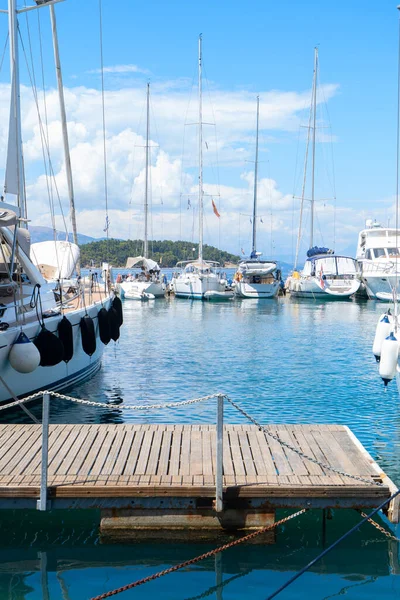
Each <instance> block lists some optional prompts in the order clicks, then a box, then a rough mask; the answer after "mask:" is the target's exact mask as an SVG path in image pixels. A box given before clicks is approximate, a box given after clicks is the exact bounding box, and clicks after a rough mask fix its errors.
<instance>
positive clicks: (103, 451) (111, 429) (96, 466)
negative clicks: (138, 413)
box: [90, 425, 117, 477]
mask: <svg viewBox="0 0 400 600" xmlns="http://www.w3.org/2000/svg"><path fill="white" fill-rule="evenodd" d="M116 435H117V425H114V426H113V425H107V435H106V437H105V439H104V441H103V443H102V445H101V447H100V450H99V452H98V454H97V457H96V460H95V461H94V463H93V466H92V468H91V469H90V476H91V477H93V475H101V474H102V469H103V466H104V463H105V462H106V460H107V456H108V453H109V451H110V448H111V446H112V444H113V442H114V438H115V437H116Z"/></svg>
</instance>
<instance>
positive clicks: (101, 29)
mask: <svg viewBox="0 0 400 600" xmlns="http://www.w3.org/2000/svg"><path fill="white" fill-rule="evenodd" d="M99 33H100V69H101V108H102V118H103V160H104V196H105V203H106V227H105V229H106V231H105V233H106V236H107V258H108V255H109V244H108V239H109V229H110V222H109V219H108V182H107V147H106V111H105V97H104V62H103V13H102V0H99Z"/></svg>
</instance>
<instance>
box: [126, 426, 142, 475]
mask: <svg viewBox="0 0 400 600" xmlns="http://www.w3.org/2000/svg"><path fill="white" fill-rule="evenodd" d="M143 438H144V431H142V430H138V431H136V433H135V437H134V440H133V442H132V445H131V448H130V451H129V454H128V457H127V461H126V465H125V468H124V471H123V475H129V476H130V475H133V473H134V472H135V468H136V464H137V461H138V458H139V453H140V448H141V447H142V442H143Z"/></svg>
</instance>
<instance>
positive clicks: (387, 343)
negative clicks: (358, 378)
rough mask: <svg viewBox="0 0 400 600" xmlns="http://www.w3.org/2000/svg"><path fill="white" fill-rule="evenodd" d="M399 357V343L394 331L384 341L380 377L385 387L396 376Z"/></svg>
mask: <svg viewBox="0 0 400 600" xmlns="http://www.w3.org/2000/svg"><path fill="white" fill-rule="evenodd" d="M398 356H399V342H398V340H397V338H396V336H395V335H394V333H393V331H392V332H391V334H390V335H389V336H388V337H387V338H386V339H385V340H384V341H383V344H382V347H381V360H380V363H379V375H380V376H381V377H382V379H383V383H384V384H385V386H387V384H388V383H389V381H391V380H392V379H393V377H394V376H395V375H396V369H397V359H398Z"/></svg>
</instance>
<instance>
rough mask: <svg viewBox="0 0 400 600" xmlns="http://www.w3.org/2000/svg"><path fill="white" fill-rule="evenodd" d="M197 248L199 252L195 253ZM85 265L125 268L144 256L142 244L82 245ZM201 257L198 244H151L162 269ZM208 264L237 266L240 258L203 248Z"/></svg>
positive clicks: (118, 241) (140, 242)
mask: <svg viewBox="0 0 400 600" xmlns="http://www.w3.org/2000/svg"><path fill="white" fill-rule="evenodd" d="M193 248H194V249H195V251H194V252H193ZM80 249H81V264H82V266H84V267H85V266H90V265H91V264H94V265H96V266H99V265H100V264H101V263H102V262H103V261H104V262H109V263H110V264H111V265H112V266H113V267H124V266H125V264H126V259H127V258H128V256H140V255H141V254H142V253H143V241H142V240H129V241H128V240H114V239H111V240H108V241H107V240H99V241H97V242H90V243H89V244H82V245H81V246H80ZM196 256H197V244H193V243H192V242H171V241H169V240H163V241H154V242H149V258H152V259H153V260H155V261H156V262H158V263H159V265H160V266H161V267H174V266H175V265H176V263H177V262H178V261H179V260H191V259H193V258H196ZM203 257H204V259H205V260H215V261H218V262H220V263H221V264H223V263H225V262H233V263H237V262H238V261H239V256H236V255H235V254H230V253H229V252H224V251H223V250H219V249H218V248H214V246H207V244H205V245H204V246H203Z"/></svg>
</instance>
